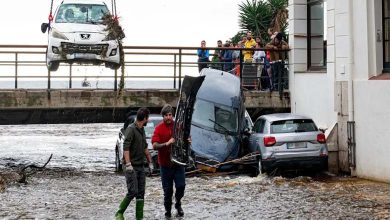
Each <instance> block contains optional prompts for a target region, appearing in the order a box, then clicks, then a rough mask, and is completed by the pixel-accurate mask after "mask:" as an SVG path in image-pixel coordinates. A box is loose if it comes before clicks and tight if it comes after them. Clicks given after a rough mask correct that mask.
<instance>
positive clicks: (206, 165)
mask: <svg viewBox="0 0 390 220" xmlns="http://www.w3.org/2000/svg"><path fill="white" fill-rule="evenodd" d="M200 74H201V76H199V77H190V76H185V78H184V81H183V86H182V88H181V92H180V98H179V103H178V106H177V108H176V123H175V127H174V137H175V139H176V142H175V144H173V146H172V161H174V162H175V163H177V164H181V165H185V166H187V167H192V168H200V169H202V170H206V171H211V172H216V171H219V170H227V169H231V168H233V167H245V168H249V169H250V170H251V173H253V174H254V175H257V174H258V170H257V168H256V167H257V166H256V161H257V155H256V153H257V152H255V151H252V152H251V151H250V149H249V148H248V138H249V137H248V135H249V131H250V127H251V124H252V121H251V119H250V117H249V115H248V113H247V112H246V109H245V106H244V94H243V92H242V89H241V83H240V79H239V78H238V77H236V76H234V75H232V74H230V73H228V72H223V71H220V70H214V69H208V68H205V69H203V70H202V72H201V73H200ZM240 165H241V166H240Z"/></svg>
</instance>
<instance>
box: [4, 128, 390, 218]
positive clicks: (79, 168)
mask: <svg viewBox="0 0 390 220" xmlns="http://www.w3.org/2000/svg"><path fill="white" fill-rule="evenodd" d="M120 126H121V125H120V124H84V125H77V124H74V125H20V126H19V125H17V126H16V125H15V126H0V133H1V136H0V177H1V176H3V177H5V176H7V175H8V177H10V176H9V171H10V170H15V169H16V168H18V167H21V166H23V165H26V164H30V163H32V164H37V165H43V164H44V163H45V161H46V160H47V159H48V157H49V156H50V154H53V158H52V159H51V161H50V163H49V164H48V165H47V167H46V168H45V169H44V170H43V171H39V172H37V173H34V174H32V175H31V176H28V177H27V184H24V183H17V182H15V181H11V182H9V183H6V184H4V183H5V182H4V179H2V178H0V200H1V203H0V219H114V214H115V211H116V208H117V207H118V205H119V202H120V201H121V199H122V198H123V196H124V195H125V193H126V191H125V189H126V186H125V179H124V176H123V175H122V174H116V173H114V172H113V170H114V155H115V154H114V146H115V139H116V137H117V134H118V130H119V128H120ZM11 177H12V176H11ZM145 200H146V201H145V219H164V210H163V203H162V202H163V201H162V200H163V194H162V190H161V183H160V179H159V177H158V176H156V177H148V178H147V188H146V195H145ZM183 209H184V211H185V217H184V219H289V218H291V219H390V185H389V184H386V183H378V182H372V181H368V180H362V179H358V178H351V177H336V176H331V175H326V174H321V175H318V176H315V177H308V176H299V175H298V176H296V177H289V178H286V177H280V176H276V177H268V176H259V177H256V178H251V177H249V176H248V175H247V174H235V175H221V176H198V177H190V178H187V189H186V195H185V197H184V200H183ZM126 217H127V219H134V203H133V204H132V206H131V208H130V209H129V210H128V211H126Z"/></svg>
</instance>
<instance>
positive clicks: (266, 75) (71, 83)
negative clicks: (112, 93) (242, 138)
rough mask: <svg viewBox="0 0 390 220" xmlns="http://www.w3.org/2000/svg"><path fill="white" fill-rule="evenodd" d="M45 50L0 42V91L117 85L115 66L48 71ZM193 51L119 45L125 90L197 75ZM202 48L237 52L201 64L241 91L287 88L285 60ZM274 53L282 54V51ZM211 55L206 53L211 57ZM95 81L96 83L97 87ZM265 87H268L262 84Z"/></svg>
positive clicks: (164, 85)
mask: <svg viewBox="0 0 390 220" xmlns="http://www.w3.org/2000/svg"><path fill="white" fill-rule="evenodd" d="M46 48H47V46H46V45H0V89H4V88H8V89H11V88H13V89H18V88H36V87H39V88H40V89H42V88H44V89H57V88H58V89H73V88H79V89H90V88H93V87H92V86H91V84H92V85H93V82H95V83H96V86H95V87H96V88H95V89H114V90H117V89H118V82H119V80H120V74H121V69H118V70H110V69H108V68H104V67H102V66H91V65H87V66H86V65H79V64H76V63H74V64H65V63H61V66H60V68H59V70H58V71H56V72H50V71H48V70H47V68H46V61H45V60H46V58H45V54H46V52H45V51H46ZM197 49H199V47H166V46H164V47H156V46H124V53H125V70H124V71H125V75H124V79H125V84H126V86H125V88H127V89H132V88H133V89H142V88H144V89H153V88H158V89H180V88H181V84H182V80H183V78H184V75H192V76H197V75H199V72H198V65H199V64H202V63H201V62H198V57H197V53H196V51H197ZM205 49H208V50H210V51H213V50H214V51H215V50H221V49H222V50H234V51H239V58H238V59H236V60H233V61H228V62H224V61H214V62H211V61H210V62H206V63H205V64H206V65H207V67H210V68H218V69H221V70H222V69H223V70H225V71H229V72H231V73H232V74H235V75H237V76H239V77H240V79H241V82H242V86H243V88H244V89H248V90H252V89H255V90H264V89H267V90H271V91H272V90H278V91H279V92H282V91H283V90H285V89H288V67H287V64H288V62H287V60H280V61H277V62H268V61H264V60H262V61H259V62H253V61H244V60H243V51H255V50H263V51H265V49H246V48H220V47H219V48H215V47H208V48H205ZM271 52H272V51H271ZM278 52H283V53H287V50H283V51H278ZM213 55H215V54H210V56H211V57H212V56H213ZM226 64H230V65H231V69H224V66H225V65H226ZM106 81H108V82H106ZM267 81H268V82H267ZM22 82H23V83H22ZM38 82H39V83H38ZM43 82H46V83H43ZM59 82H60V83H59ZM102 82H104V83H102ZM99 83H101V85H98V84H99ZM137 83H138V84H137ZM11 84H12V86H11ZM22 84H24V85H22ZM33 84H34V85H35V86H34V85H33ZM267 85H268V88H265V87H266V86H267ZM41 87H42V88H41Z"/></svg>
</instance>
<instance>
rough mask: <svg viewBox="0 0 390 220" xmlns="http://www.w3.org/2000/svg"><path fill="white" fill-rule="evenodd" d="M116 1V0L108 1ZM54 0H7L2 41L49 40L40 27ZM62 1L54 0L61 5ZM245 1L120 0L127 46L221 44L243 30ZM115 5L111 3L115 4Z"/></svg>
mask: <svg viewBox="0 0 390 220" xmlns="http://www.w3.org/2000/svg"><path fill="white" fill-rule="evenodd" d="M105 1H106V2H107V4H108V5H109V6H111V3H110V2H111V1H110V0H105ZM50 2H51V1H50V0H12V1H11V0H7V4H6V6H4V7H3V10H2V13H0V22H1V26H2V35H1V36H0V44H33V45H35V44H46V43H47V35H46V34H43V33H42V32H41V31H40V25H41V23H42V22H47V17H48V15H49V11H50ZM61 2H62V0H54V8H56V7H57V6H58V5H59V4H60V3H61ZM240 2H241V0H148V1H141V0H117V12H118V15H119V17H120V24H121V25H122V27H123V28H124V31H125V34H126V38H125V39H124V45H125V46H199V45H200V41H201V40H206V42H207V46H210V47H213V46H216V42H217V40H219V39H220V40H222V41H225V40H227V39H229V38H231V37H233V36H234V35H235V34H236V33H237V32H238V31H239V30H240V29H239V25H238V20H239V19H238V4H239V3H240ZM5 8H8V10H4V9H5ZM110 9H111V8H110Z"/></svg>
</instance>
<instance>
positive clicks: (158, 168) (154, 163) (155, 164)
mask: <svg viewBox="0 0 390 220" xmlns="http://www.w3.org/2000/svg"><path fill="white" fill-rule="evenodd" d="M152 163H153V167H154V169H153V171H152V172H153V173H157V172H158V171H159V170H160V166H159V165H158V159H157V156H155V157H153V158H152Z"/></svg>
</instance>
